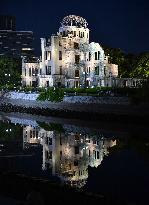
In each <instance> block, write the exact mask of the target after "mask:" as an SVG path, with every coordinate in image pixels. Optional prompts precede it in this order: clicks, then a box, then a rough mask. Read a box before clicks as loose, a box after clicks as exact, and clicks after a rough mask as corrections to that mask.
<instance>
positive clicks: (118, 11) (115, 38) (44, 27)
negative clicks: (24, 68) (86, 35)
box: [0, 0, 149, 53]
mask: <svg viewBox="0 0 149 205" xmlns="http://www.w3.org/2000/svg"><path fill="white" fill-rule="evenodd" d="M0 14H4V15H14V16H16V24H17V30H31V31H33V32H34V36H35V42H36V45H35V48H36V49H38V53H39V51H40V40H39V39H40V38H41V37H48V36H50V35H51V34H54V33H55V34H56V33H57V31H58V28H59V26H60V21H61V20H62V19H63V17H64V16H67V15H70V14H74V15H79V16H82V17H83V18H85V19H86V20H87V22H88V24H89V26H88V27H89V29H90V41H95V42H98V43H101V44H104V45H107V46H110V47H115V48H121V49H122V50H124V51H125V52H131V53H140V52H144V51H148V50H149V1H148V0H105V1H104V0H102V1H101V0H96V1H95V0H90V1H88V0H69V1H68V0H0Z"/></svg>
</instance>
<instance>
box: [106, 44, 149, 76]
mask: <svg viewBox="0 0 149 205" xmlns="http://www.w3.org/2000/svg"><path fill="white" fill-rule="evenodd" d="M103 47H104V51H105V55H106V56H109V62H110V63H114V64H117V65H118V67H119V70H118V72H119V76H120V77H126V78H127V77H128V78H129V77H135V78H147V77H149V52H145V53H141V54H138V55H134V54H127V53H125V52H123V51H122V50H121V49H118V48H110V47H106V46H103Z"/></svg>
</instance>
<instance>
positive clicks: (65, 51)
mask: <svg viewBox="0 0 149 205" xmlns="http://www.w3.org/2000/svg"><path fill="white" fill-rule="evenodd" d="M41 51H42V57H41V61H40V64H39V62H38V63H36V64H32V65H31V64H29V63H25V62H23V63H22V84H23V85H24V86H39V87H53V86H54V87H67V88H74V87H75V88H77V87H80V88H81V87H84V88H86V87H87V88H88V87H97V86H98V87H100V86H111V82H113V81H111V76H113V77H117V75H118V66H117V65H114V64H109V62H108V57H106V56H105V53H104V50H103V48H102V47H101V46H100V44H99V43H95V42H90V30H89V28H88V23H87V21H86V19H84V18H82V17H80V16H77V15H68V16H66V17H64V18H63V19H62V21H61V26H60V28H59V30H58V32H57V34H53V35H52V36H50V38H48V39H45V38H41ZM109 76H110V78H109ZM106 79H107V80H106ZM109 79H110V80H109Z"/></svg>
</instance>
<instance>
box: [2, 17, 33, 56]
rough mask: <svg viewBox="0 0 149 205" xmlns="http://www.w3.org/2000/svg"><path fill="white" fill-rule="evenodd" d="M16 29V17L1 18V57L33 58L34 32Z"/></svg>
mask: <svg viewBox="0 0 149 205" xmlns="http://www.w3.org/2000/svg"><path fill="white" fill-rule="evenodd" d="M15 28H16V25H15V17H13V16H0V56H7V57H21V56H27V57H31V56H33V53H34V49H33V39H34V38H33V32H32V31H16V30H15Z"/></svg>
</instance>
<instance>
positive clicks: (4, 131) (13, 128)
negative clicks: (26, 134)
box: [0, 122, 23, 141]
mask: <svg viewBox="0 0 149 205" xmlns="http://www.w3.org/2000/svg"><path fill="white" fill-rule="evenodd" d="M22 132H23V130H22V127H21V126H20V125H14V124H11V123H5V122H0V140H3V141H9V140H16V139H17V138H18V139H20V137H21V136H22ZM20 140H21V139H20Z"/></svg>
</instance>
